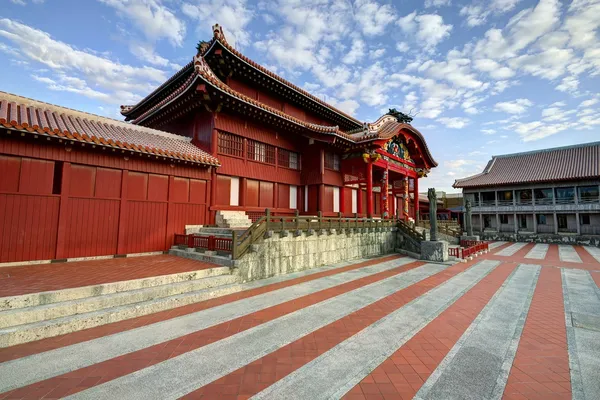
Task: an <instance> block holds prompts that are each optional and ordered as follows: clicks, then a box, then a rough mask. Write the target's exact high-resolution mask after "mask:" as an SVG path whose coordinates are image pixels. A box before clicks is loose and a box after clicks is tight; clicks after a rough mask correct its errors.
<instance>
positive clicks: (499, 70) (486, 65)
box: [474, 58, 515, 80]
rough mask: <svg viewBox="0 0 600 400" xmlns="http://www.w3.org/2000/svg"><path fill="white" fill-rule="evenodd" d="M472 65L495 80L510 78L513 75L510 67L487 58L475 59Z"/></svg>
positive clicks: (513, 72)
mask: <svg viewBox="0 0 600 400" xmlns="http://www.w3.org/2000/svg"><path fill="white" fill-rule="evenodd" d="M474 66H475V68H476V69H478V70H479V71H483V72H487V73H488V74H489V75H490V76H491V77H492V78H493V79H496V80H505V79H508V78H512V77H513V76H514V75H515V71H513V70H512V69H510V68H508V67H505V66H502V65H500V64H499V63H497V62H496V61H494V60H491V59H489V58H482V59H479V60H475V63H474Z"/></svg>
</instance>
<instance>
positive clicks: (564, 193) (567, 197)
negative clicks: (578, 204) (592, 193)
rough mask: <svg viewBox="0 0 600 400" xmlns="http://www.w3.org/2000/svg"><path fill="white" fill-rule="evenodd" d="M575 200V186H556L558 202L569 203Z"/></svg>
mask: <svg viewBox="0 0 600 400" xmlns="http://www.w3.org/2000/svg"><path fill="white" fill-rule="evenodd" d="M574 201H575V188H573V187H563V188H556V204H569V203H573V202H574Z"/></svg>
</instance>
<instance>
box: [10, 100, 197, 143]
mask: <svg viewBox="0 0 600 400" xmlns="http://www.w3.org/2000/svg"><path fill="white" fill-rule="evenodd" d="M0 97H2V99H3V100H6V101H7V102H9V103H17V104H19V105H24V106H28V107H29V106H31V107H37V108H45V109H47V110H48V111H54V112H58V113H68V114H69V115H70V116H77V117H80V118H84V119H88V120H90V121H95V122H100V123H107V124H111V125H116V126H119V127H121V128H126V129H134V130H136V131H142V132H145V133H149V134H151V135H157V136H164V137H166V138H171V139H176V140H181V141H183V142H188V143H189V142H191V141H192V138H189V137H187V136H181V135H177V134H175V133H170V132H165V131H161V130H158V129H153V128H148V127H146V126H140V125H133V124H130V123H127V122H125V121H120V120H118V119H113V118H110V117H103V116H101V115H97V114H92V113H88V112H85V111H80V110H75V109H72V108H68V107H63V106H59V105H56V104H52V103H46V102H44V101H40V100H34V99H31V98H29V97H24V96H19V95H16V94H12V93H7V92H3V91H0Z"/></svg>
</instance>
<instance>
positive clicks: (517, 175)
mask: <svg viewBox="0 0 600 400" xmlns="http://www.w3.org/2000/svg"><path fill="white" fill-rule="evenodd" d="M599 177H600V142H591V143H582V144H577V145H571V146H563V147H554V148H548V149H542V150H535V151H528V152H522V153H514V154H506V155H502V156H493V157H492V159H491V160H490V161H489V162H488V164H487V165H486V167H485V169H484V170H483V172H482V173H480V174H476V175H472V176H468V177H465V178H462V179H457V180H455V181H454V184H453V187H455V188H477V187H488V186H506V185H515V184H532V183H542V182H563V181H573V180H584V179H598V178H599Z"/></svg>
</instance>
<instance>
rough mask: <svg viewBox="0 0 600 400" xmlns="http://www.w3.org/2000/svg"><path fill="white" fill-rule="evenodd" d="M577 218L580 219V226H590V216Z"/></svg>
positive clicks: (583, 215)
mask: <svg viewBox="0 0 600 400" xmlns="http://www.w3.org/2000/svg"><path fill="white" fill-rule="evenodd" d="M579 218H580V219H581V225H589V224H590V214H580V215H579Z"/></svg>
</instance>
